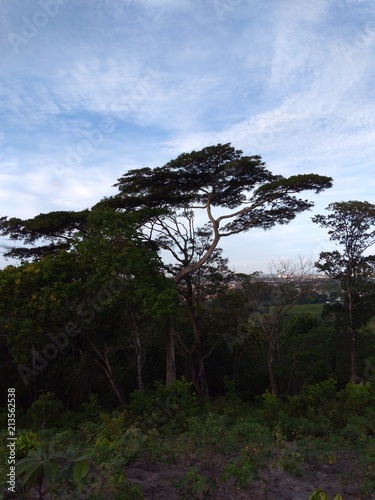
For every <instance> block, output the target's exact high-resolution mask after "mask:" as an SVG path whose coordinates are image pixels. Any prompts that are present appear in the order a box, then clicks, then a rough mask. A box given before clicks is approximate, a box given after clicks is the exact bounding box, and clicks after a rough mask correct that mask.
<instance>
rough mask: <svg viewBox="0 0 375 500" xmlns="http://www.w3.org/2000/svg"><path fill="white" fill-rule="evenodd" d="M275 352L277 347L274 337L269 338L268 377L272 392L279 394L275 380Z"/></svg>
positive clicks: (274, 394) (275, 394)
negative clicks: (274, 343)
mask: <svg viewBox="0 0 375 500" xmlns="http://www.w3.org/2000/svg"><path fill="white" fill-rule="evenodd" d="M274 353H275V347H274V345H273V341H272V339H269V340H268V356H267V366H268V377H269V380H270V387H271V393H272V395H273V396H277V386H276V382H275V376H274V373H273V358H274Z"/></svg>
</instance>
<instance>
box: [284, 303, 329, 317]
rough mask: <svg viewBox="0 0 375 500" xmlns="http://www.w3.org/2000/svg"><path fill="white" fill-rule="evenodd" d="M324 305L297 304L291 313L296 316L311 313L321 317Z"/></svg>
mask: <svg viewBox="0 0 375 500" xmlns="http://www.w3.org/2000/svg"><path fill="white" fill-rule="evenodd" d="M323 306H324V304H296V305H295V306H293V307H292V309H290V311H289V312H291V313H294V314H304V313H310V314H313V315H314V316H320V314H321V312H322V309H323Z"/></svg>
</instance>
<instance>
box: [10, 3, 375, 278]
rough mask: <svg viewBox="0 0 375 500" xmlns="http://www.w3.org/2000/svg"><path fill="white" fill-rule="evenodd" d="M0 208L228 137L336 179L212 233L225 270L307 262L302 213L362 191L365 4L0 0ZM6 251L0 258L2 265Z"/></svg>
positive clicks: (51, 206)
mask: <svg viewBox="0 0 375 500" xmlns="http://www.w3.org/2000/svg"><path fill="white" fill-rule="evenodd" d="M0 9H1V10H0V23H1V30H0V50H1V58H0V72H1V73H0V74H1V80H0V113H1V115H0V117H1V119H0V216H2V215H8V216H10V217H13V216H15V217H21V218H29V217H33V216H35V215H37V214H39V213H41V212H44V213H45V212H49V211H52V210H79V209H83V208H86V207H90V206H92V205H93V204H95V203H96V202H97V201H99V200H100V199H101V198H102V197H103V196H108V195H111V194H115V193H116V192H117V190H116V188H113V187H112V186H113V184H114V183H115V182H116V181H117V179H118V178H119V177H120V176H121V175H122V174H123V173H125V172H126V171H127V170H128V169H130V168H138V167H144V166H149V167H155V166H161V165H163V164H165V163H166V162H167V161H169V160H171V159H173V158H175V157H176V156H177V155H179V154H180V153H182V152H189V151H191V150H193V149H201V148H203V147H205V146H210V145H214V144H217V143H219V142H221V143H227V142H231V143H232V145H233V146H235V147H236V148H237V149H242V150H243V151H244V153H245V154H247V155H252V154H259V155H261V156H262V158H263V160H264V161H265V162H266V164H267V166H268V168H269V169H270V170H271V171H272V172H273V173H275V174H282V175H285V176H289V175H293V174H297V173H310V172H314V173H318V174H323V175H330V176H332V177H333V178H334V187H333V188H332V189H330V190H328V191H326V192H325V193H322V194H320V195H313V196H314V200H315V201H316V207H315V208H314V209H313V210H312V211H311V212H306V213H305V214H302V215H300V216H298V217H297V219H296V220H295V221H293V222H292V223H291V224H289V225H287V226H281V227H277V228H274V229H272V230H271V231H267V232H264V231H260V230H259V231H258V230H256V231H250V232H248V233H245V234H242V235H237V236H235V237H233V238H231V239H228V240H226V241H225V242H223V245H222V247H223V248H224V250H225V254H226V256H228V257H229V259H230V264H231V266H232V267H234V268H235V269H236V270H237V271H243V272H252V271H256V270H262V271H267V269H268V265H269V263H270V261H271V260H278V259H291V260H295V259H297V258H298V255H301V256H304V257H306V258H312V259H316V258H317V257H318V255H319V252H320V251H322V250H328V249H330V248H331V244H330V242H329V240H328V237H327V235H326V232H325V231H324V230H322V229H320V228H319V227H317V226H316V225H314V224H313V223H312V222H311V220H310V218H311V216H312V215H314V214H316V213H324V209H325V207H326V206H327V205H328V204H329V203H331V202H334V201H347V200H362V201H364V200H367V201H369V202H372V203H373V202H374V197H373V193H374V192H375V189H374V188H375V176H374V158H375V90H374V89H375V85H374V82H375V20H374V19H375V18H374V13H375V0H314V2H311V1H310V0H309V1H307V0H283V1H280V0H38V1H34V0H0ZM7 263H9V261H4V260H1V259H0V266H4V265H6V264H7Z"/></svg>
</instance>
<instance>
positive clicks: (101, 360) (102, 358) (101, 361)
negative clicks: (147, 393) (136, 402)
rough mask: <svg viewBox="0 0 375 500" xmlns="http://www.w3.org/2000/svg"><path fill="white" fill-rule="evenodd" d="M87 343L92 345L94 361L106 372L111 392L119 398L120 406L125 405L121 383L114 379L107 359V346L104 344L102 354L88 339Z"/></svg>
mask: <svg viewBox="0 0 375 500" xmlns="http://www.w3.org/2000/svg"><path fill="white" fill-rule="evenodd" d="M89 343H90V344H91V345H92V347H93V349H94V351H95V352H96V355H97V356H94V360H95V361H96V363H97V364H98V365H99V366H100V368H101V369H102V370H103V372H104V373H105V374H106V376H107V378H108V380H109V383H110V384H111V387H112V389H113V392H114V393H115V395H116V397H117V399H118V400H119V403H120V405H121V406H125V405H126V403H127V401H126V398H125V395H124V391H123V389H122V386H121V384H120V383H119V382H118V380H117V379H116V377H115V375H114V373H113V371H112V366H111V363H110V361H109V359H108V353H109V351H110V348H108V347H107V346H106V345H105V344H104V354H102V353H101V352H100V351H99V349H98V348H97V347H96V346H95V344H93V342H91V341H90V340H89Z"/></svg>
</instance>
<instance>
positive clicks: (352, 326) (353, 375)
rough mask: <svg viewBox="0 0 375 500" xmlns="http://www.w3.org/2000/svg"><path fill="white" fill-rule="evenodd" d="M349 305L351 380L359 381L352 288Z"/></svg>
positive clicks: (349, 294)
mask: <svg viewBox="0 0 375 500" xmlns="http://www.w3.org/2000/svg"><path fill="white" fill-rule="evenodd" d="M347 297H348V298H347V300H348V303H347V307H348V314H349V335H350V339H349V350H350V381H351V382H353V383H356V382H358V375H357V352H356V351H357V349H356V331H355V324H354V313H353V306H354V298H353V294H352V293H351V290H350V288H349V290H348V291H347Z"/></svg>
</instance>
